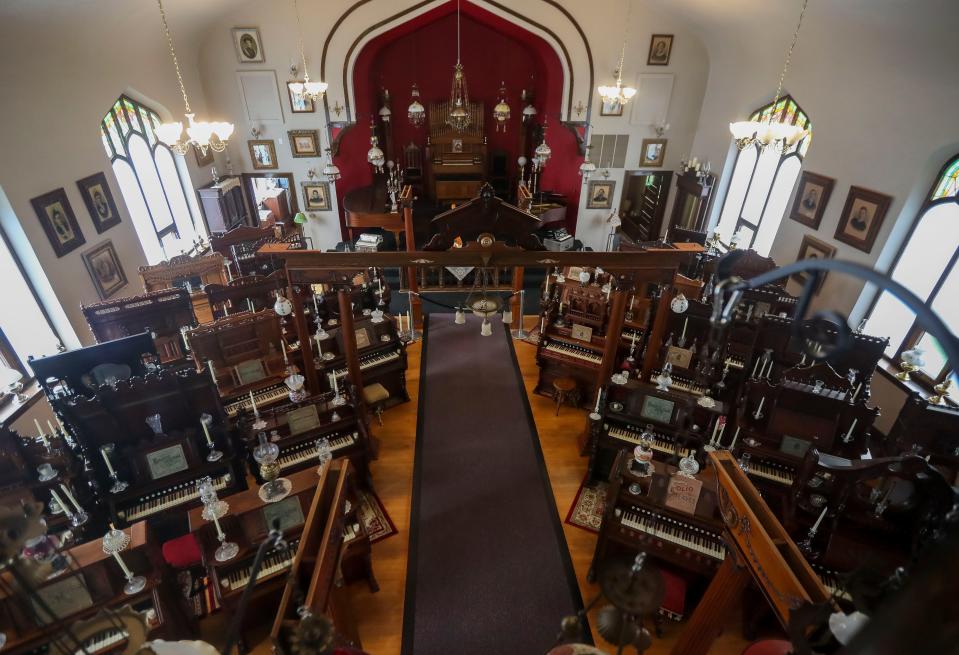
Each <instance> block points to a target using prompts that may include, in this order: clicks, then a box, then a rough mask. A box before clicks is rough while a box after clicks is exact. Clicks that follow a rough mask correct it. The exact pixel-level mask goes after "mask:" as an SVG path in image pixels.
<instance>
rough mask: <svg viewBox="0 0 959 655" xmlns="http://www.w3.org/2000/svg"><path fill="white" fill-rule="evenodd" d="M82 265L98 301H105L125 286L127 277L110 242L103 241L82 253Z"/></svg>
mask: <svg viewBox="0 0 959 655" xmlns="http://www.w3.org/2000/svg"><path fill="white" fill-rule="evenodd" d="M83 263H84V264H86V267H87V272H89V273H90V277H91V278H92V279H93V286H94V287H96V289H97V293H98V294H99V295H100V300H106V299H107V298H109V297H110V296H112V295H113V294H115V293H116V292H117V291H119V290H120V289H122V288H123V287H125V286H126V284H127V276H126V275H125V274H124V273H123V267H122V266H120V259H119V258H118V257H117V251H116V249H114V247H113V242H112V241H109V240H108V241H104V242H103V243H101V244H100V245H98V246H96V247H95V248H91V249H90V250H88V251H86V252H85V253H83Z"/></svg>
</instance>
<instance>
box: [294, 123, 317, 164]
mask: <svg viewBox="0 0 959 655" xmlns="http://www.w3.org/2000/svg"><path fill="white" fill-rule="evenodd" d="M287 134H289V135H290V150H292V151H293V156H294V157H319V156H320V133H319V132H318V131H317V130H290V131H289V132H287Z"/></svg>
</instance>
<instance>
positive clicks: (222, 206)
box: [196, 177, 254, 233]
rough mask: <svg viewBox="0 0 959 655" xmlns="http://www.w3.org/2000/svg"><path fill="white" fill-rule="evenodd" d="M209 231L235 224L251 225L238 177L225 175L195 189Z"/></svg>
mask: <svg viewBox="0 0 959 655" xmlns="http://www.w3.org/2000/svg"><path fill="white" fill-rule="evenodd" d="M196 193H197V197H198V198H199V199H200V207H201V208H202V209H203V216H204V218H205V219H206V225H207V228H208V229H209V230H210V232H211V233H212V232H226V231H227V230H229V229H231V228H234V227H236V226H237V225H249V226H251V227H252V226H253V225H254V223H253V221H252V220H251V218H250V212H249V209H248V208H247V205H246V201H245V200H244V198H243V185H242V184H240V178H239V177H225V178H223V179H221V180H220V181H219V182H211V183H210V184H208V185H206V186H203V187H200V188H199V189H197V190H196Z"/></svg>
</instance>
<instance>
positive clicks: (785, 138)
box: [729, 0, 809, 152]
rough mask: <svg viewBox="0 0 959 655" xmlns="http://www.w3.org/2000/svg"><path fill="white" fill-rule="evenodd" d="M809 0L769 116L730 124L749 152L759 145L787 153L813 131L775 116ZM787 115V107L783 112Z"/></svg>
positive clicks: (795, 34) (802, 14) (797, 26)
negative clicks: (751, 148)
mask: <svg viewBox="0 0 959 655" xmlns="http://www.w3.org/2000/svg"><path fill="white" fill-rule="evenodd" d="M807 4H809V0H803V4H802V10H801V11H800V12H799V22H798V23H797V24H796V31H795V32H794V33H793V40H792V43H791V44H790V46H789V50H788V51H786V62H785V63H784V64H783V71H782V73H781V74H780V75H779V87H778V88H777V89H776V98H775V99H774V100H773V104H772V105H771V106H770V108H769V110H768V111H767V113H766V117H765V119H763V117H762V116H760V117H759V118H758V119H757V120H750V121H738V122H735V123H730V124H729V131H730V133H732V135H733V139H735V140H736V147H737V148H739V149H740V150H745V149H746V148H748V147H749V146H751V145H753V144H756V145H757V146H759V149H760V150H765V149H766V148H767V147H769V146H773V147H774V148H776V150H778V151H779V152H786V151H787V150H789V149H790V148H792V147H793V146H794V145H796V144H797V143H799V142H800V141H801V140H802V139H803V138H805V136H806V135H807V134H809V131H808V130H807V129H805V128H803V127H800V126H799V125H792V124H790V123H785V122H783V121H782V120H781V119H782V118H783V117H784V116H782V115H781V116H780V120H777V121H775V122H774V121H773V114H775V113H776V107H777V106H778V105H779V99H780V98H781V97H782V93H783V81H784V80H785V79H786V72H787V71H788V70H789V62H790V60H791V59H792V55H793V49H794V48H795V47H796V41H798V40H799V29H800V28H801V27H802V19H803V16H804V15H805V14H806V5H807ZM785 113H786V111H785V108H784V110H783V112H782V114H783V115H784V114H785Z"/></svg>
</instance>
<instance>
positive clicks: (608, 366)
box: [589, 289, 626, 405]
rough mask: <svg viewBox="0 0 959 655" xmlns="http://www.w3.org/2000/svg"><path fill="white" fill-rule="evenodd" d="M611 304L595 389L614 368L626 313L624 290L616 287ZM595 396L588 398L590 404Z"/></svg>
mask: <svg viewBox="0 0 959 655" xmlns="http://www.w3.org/2000/svg"><path fill="white" fill-rule="evenodd" d="M611 300H612V304H611V305H610V308H609V323H608V324H607V325H606V349H605V350H604V351H603V362H602V363H601V364H600V365H599V374H598V376H597V378H596V389H597V390H599V389H602V388H603V387H604V386H605V385H606V384H608V383H609V378H610V376H611V375H612V374H613V369H615V368H616V356H617V354H618V353H619V338H620V336H622V334H623V321H624V320H625V315H626V292H625V291H623V290H622V289H616V291H614V292H613V295H612V299H611ZM595 401H596V399H595V398H592V399H590V402H589V404H590V405H592V404H593V403H594V402H595Z"/></svg>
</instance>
